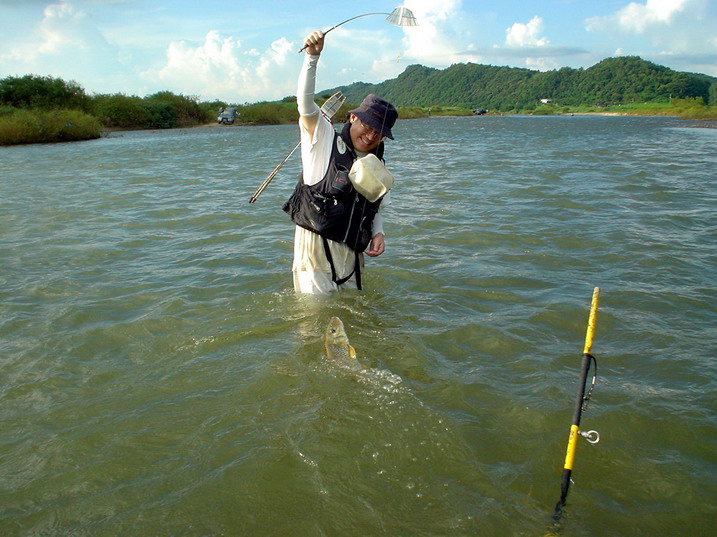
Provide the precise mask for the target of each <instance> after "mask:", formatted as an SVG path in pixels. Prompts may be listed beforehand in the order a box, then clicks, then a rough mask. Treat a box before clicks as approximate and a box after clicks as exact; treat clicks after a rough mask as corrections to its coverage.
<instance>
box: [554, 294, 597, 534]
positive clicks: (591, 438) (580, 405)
mask: <svg viewBox="0 0 717 537" xmlns="http://www.w3.org/2000/svg"><path fill="white" fill-rule="evenodd" d="M599 301H600V288H599V287H596V288H595V289H594V290H593V298H592V304H591V306H590V316H589V318H588V329H587V334H586V335H585V348H584V349H583V355H582V359H581V366H580V382H579V384H578V393H577V396H576V398H575V407H574V410H573V422H572V425H571V426H570V434H569V436H568V448H567V450H566V453H565V465H564V467H563V476H562V483H561V486H560V500H558V503H557V505H556V506H555V512H554V513H553V523H554V524H558V523H559V522H560V517H561V516H562V513H563V507H564V506H565V502H566V500H567V497H568V490H569V489H570V478H571V476H572V473H573V463H574V462H575V448H576V447H577V439H578V436H582V437H584V438H586V439H587V440H588V442H590V443H591V444H596V443H597V442H599V441H600V435H599V434H598V433H597V431H588V432H582V431H580V418H581V417H582V413H583V410H585V405H587V402H588V401H589V400H590V395H591V394H592V391H593V388H594V387H595V381H596V380H597V361H596V360H595V357H594V356H593V355H592V354H590V351H591V349H592V345H593V337H594V335H595V321H596V320H597V309H598V303H599ZM591 364H592V365H593V379H592V385H591V386H590V389H589V391H588V393H587V395H585V388H586V385H587V379H588V373H589V371H590V365H591Z"/></svg>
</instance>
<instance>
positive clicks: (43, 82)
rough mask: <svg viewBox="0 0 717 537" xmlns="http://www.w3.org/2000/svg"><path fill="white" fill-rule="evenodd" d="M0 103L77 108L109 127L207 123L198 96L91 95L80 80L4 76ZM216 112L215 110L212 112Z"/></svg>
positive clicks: (43, 107) (165, 93) (26, 107)
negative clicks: (78, 82)
mask: <svg viewBox="0 0 717 537" xmlns="http://www.w3.org/2000/svg"><path fill="white" fill-rule="evenodd" d="M0 106H2V107H6V109H5V112H6V113H7V112H8V110H7V108H8V107H10V108H15V109H25V110H27V109H33V110H43V111H49V110H77V111H81V112H84V113H86V114H89V115H92V116H95V117H96V118H97V119H99V120H100V121H101V122H102V124H103V125H104V126H106V127H118V128H122V127H125V128H148V129H165V128H171V127H184V126H191V125H195V124H198V123H206V122H207V120H208V113H207V110H206V107H205V108H202V107H201V106H200V105H199V102H198V99H195V98H191V97H185V96H183V95H175V94H173V93H172V92H169V91H161V92H159V93H155V94H153V95H149V96H147V97H144V98H140V97H133V96H132V97H130V96H127V95H122V94H115V95H94V96H89V95H87V94H86V93H85V90H84V89H83V88H82V87H81V86H79V85H78V84H77V83H76V82H73V81H70V82H66V81H64V80H62V79H60V78H53V77H49V76H36V75H25V76H22V77H12V76H11V77H7V78H5V79H2V80H0ZM214 112H216V110H214V111H213V112H212V113H214Z"/></svg>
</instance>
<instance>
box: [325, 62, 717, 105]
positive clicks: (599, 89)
mask: <svg viewBox="0 0 717 537" xmlns="http://www.w3.org/2000/svg"><path fill="white" fill-rule="evenodd" d="M336 90H341V91H343V92H344V94H345V95H346V96H347V98H348V100H349V101H350V102H354V103H359V102H361V100H362V99H363V97H364V96H366V94H367V93H377V94H378V95H380V96H381V97H383V98H385V99H387V100H389V101H391V102H392V103H393V104H395V105H396V106H461V107H466V108H490V109H497V110H501V111H508V110H521V109H530V108H531V107H534V106H535V105H536V104H538V103H539V102H540V100H541V99H551V100H552V101H553V102H554V103H556V104H559V105H566V106H579V105H602V104H605V105H607V104H626V103H633V102H646V101H657V102H660V101H663V102H667V101H668V100H669V99H670V98H671V97H672V98H686V97H702V98H703V99H704V102H705V104H713V105H717V102H711V103H710V96H711V98H712V100H713V101H716V100H717V78H714V77H710V76H707V75H698V74H692V73H684V72H678V71H673V70H672V69H669V68H667V67H664V66H661V65H657V64H655V63H652V62H648V61H645V60H643V59H641V58H639V57H636V56H625V57H619V58H608V59H606V60H603V61H601V62H600V63H597V64H596V65H593V66H592V67H589V68H587V69H572V68H570V67H563V68H562V69H558V70H555V71H547V72H541V71H532V70H530V69H520V68H515V67H494V66H491V65H478V64H474V63H461V64H455V65H452V66H450V67H448V68H446V69H442V70H439V69H434V68H431V67H424V66H422V65H411V66H409V67H407V68H406V70H405V71H404V72H403V73H401V74H400V75H399V76H398V77H397V78H394V79H391V80H386V81H384V82H381V83H380V84H366V83H363V82H356V83H354V84H351V85H349V86H343V87H339V88H334V89H333V90H327V91H326V92H325V93H330V92H333V91H336Z"/></svg>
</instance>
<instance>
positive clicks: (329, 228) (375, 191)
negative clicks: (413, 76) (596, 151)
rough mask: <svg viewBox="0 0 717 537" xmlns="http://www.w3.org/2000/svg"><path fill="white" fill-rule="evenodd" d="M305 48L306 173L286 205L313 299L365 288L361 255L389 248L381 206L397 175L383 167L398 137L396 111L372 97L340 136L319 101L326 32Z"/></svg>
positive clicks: (300, 97) (302, 286)
mask: <svg viewBox="0 0 717 537" xmlns="http://www.w3.org/2000/svg"><path fill="white" fill-rule="evenodd" d="M305 44H306V55H305V56H304V64H303V66H302V69H301V73H300V75H299V82H298V88H297V92H296V96H297V97H296V100H297V104H298V109H299V115H300V118H299V126H300V128H301V161H302V164H303V174H302V178H301V179H299V183H298V185H297V186H296V189H295V190H294V193H293V194H292V196H291V198H289V200H288V201H287V202H286V203H285V204H284V211H286V212H287V213H288V214H289V216H291V220H292V221H293V222H294V223H295V224H296V230H295V234H294V264H293V269H292V270H293V274H294V289H295V290H296V292H297V293H315V294H319V293H330V292H332V291H336V290H339V289H345V288H350V289H361V269H362V266H363V252H364V251H366V254H367V255H369V256H371V257H376V256H379V255H381V254H382V253H383V252H384V249H385V242H384V234H383V218H382V216H381V212H380V210H379V208H380V205H381V202H382V201H383V200H384V199H385V198H386V196H387V194H388V191H389V190H390V188H391V186H393V177H392V176H391V174H390V173H389V172H388V170H386V168H385V167H384V165H383V149H384V144H383V139H384V138H385V137H386V136H388V137H389V138H391V139H393V135H392V133H391V127H393V126H394V124H395V123H396V119H397V118H398V112H396V109H395V108H394V107H393V105H391V104H390V103H388V102H387V101H384V100H383V99H381V98H379V97H377V96H376V95H373V94H372V95H368V96H367V97H366V98H365V99H364V100H363V102H362V103H361V106H360V107H359V108H356V109H355V110H352V111H351V114H350V118H349V121H348V123H346V125H344V127H343V130H342V132H341V133H337V132H336V131H335V130H334V127H333V125H332V124H331V122H330V121H329V120H328V119H327V118H326V117H324V116H323V114H321V112H320V109H319V107H318V106H317V105H316V103H315V102H314V92H315V87H316V66H317V64H318V62H319V55H320V54H321V51H322V50H323V48H324V34H323V33H322V32H320V31H318V32H314V33H313V34H311V35H310V36H308V37H307V38H306V41H305ZM384 203H385V202H384Z"/></svg>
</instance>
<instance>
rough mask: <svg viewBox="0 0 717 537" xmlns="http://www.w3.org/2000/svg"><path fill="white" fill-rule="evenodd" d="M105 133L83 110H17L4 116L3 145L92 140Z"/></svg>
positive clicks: (1, 120) (1, 119) (0, 134)
mask: <svg viewBox="0 0 717 537" xmlns="http://www.w3.org/2000/svg"><path fill="white" fill-rule="evenodd" d="M101 132H102V124H101V123H100V121H99V120H98V119H97V118H96V117H94V116H91V115H89V114H86V113H84V112H81V111H79V110H49V111H44V110H25V109H15V110H14V111H12V112H11V113H9V114H2V115H0V145H17V144H38V143H52V142H75V141H79V140H91V139H94V138H99V137H100V134H101Z"/></svg>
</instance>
